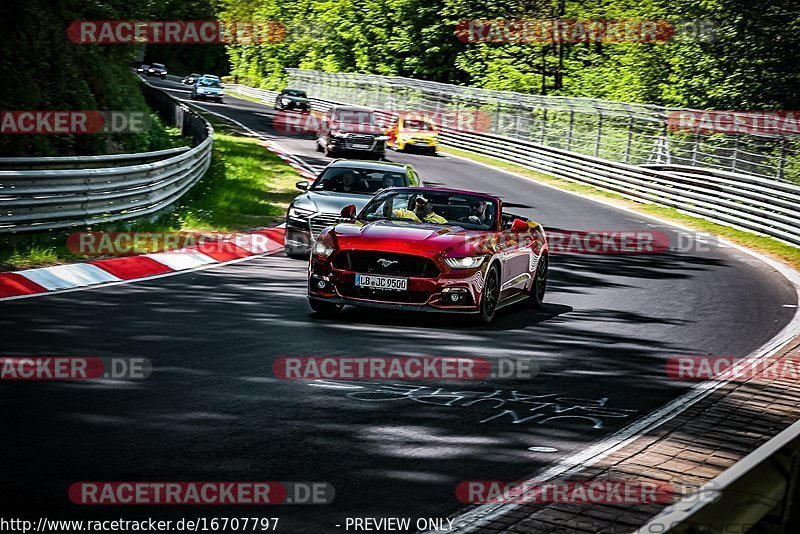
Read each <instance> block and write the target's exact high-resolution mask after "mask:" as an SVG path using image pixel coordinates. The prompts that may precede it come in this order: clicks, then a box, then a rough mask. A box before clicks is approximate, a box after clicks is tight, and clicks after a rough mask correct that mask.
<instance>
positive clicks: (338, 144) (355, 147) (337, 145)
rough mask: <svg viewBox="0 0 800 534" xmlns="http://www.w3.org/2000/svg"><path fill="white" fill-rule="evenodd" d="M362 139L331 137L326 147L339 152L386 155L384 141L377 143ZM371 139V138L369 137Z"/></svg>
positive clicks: (376, 141) (372, 140)
mask: <svg viewBox="0 0 800 534" xmlns="http://www.w3.org/2000/svg"><path fill="white" fill-rule="evenodd" d="M366 137H367V136H365V137H364V138H363V139H359V138H358V137H353V136H347V137H334V136H331V137H330V140H329V141H328V146H329V147H330V148H331V149H333V150H337V151H340V152H362V153H372V154H380V155H385V154H386V141H378V140H377V139H374V138H373V139H367V138H366ZM370 137H371V136H370Z"/></svg>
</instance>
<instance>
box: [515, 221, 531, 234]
mask: <svg viewBox="0 0 800 534" xmlns="http://www.w3.org/2000/svg"><path fill="white" fill-rule="evenodd" d="M511 231H512V232H527V231H528V223H526V222H525V221H523V220H522V219H514V222H513V223H511Z"/></svg>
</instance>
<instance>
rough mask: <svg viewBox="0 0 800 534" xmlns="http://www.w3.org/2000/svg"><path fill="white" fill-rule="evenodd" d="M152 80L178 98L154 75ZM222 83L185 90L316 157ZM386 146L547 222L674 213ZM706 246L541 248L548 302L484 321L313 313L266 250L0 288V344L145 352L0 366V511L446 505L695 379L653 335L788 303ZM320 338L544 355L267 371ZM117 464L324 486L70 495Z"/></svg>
mask: <svg viewBox="0 0 800 534" xmlns="http://www.w3.org/2000/svg"><path fill="white" fill-rule="evenodd" d="M154 85H156V86H160V87H165V88H168V89H169V90H170V92H171V93H172V94H174V95H176V96H179V97H180V98H185V99H188V94H189V90H188V88H187V87H186V86H181V85H180V84H178V83H176V82H174V81H172V80H168V81H166V82H162V81H158V82H155V83H154ZM312 96H313V95H312ZM226 99H227V100H226V102H225V103H224V104H216V103H202V104H199V106H200V107H202V108H205V109H208V110H211V111H214V112H216V113H221V114H223V115H226V116H228V117H231V118H233V119H235V120H237V121H240V122H241V123H243V124H245V125H247V126H248V127H250V128H252V129H253V130H255V131H257V132H259V133H260V134H263V135H264V136H266V137H268V138H271V139H275V140H277V141H278V142H279V143H280V144H281V145H282V146H284V147H285V148H287V149H289V150H290V151H291V152H293V153H295V154H297V155H298V156H300V157H301V158H302V159H303V160H304V161H305V162H307V164H308V165H310V166H312V167H313V168H319V167H321V166H323V165H325V164H326V162H327V161H328V160H327V159H326V158H325V157H323V156H322V155H321V154H318V153H317V152H315V151H314V144H313V141H311V140H309V139H307V138H302V139H300V138H289V137H285V136H280V135H278V134H277V133H276V132H275V131H274V130H273V129H272V126H271V120H272V116H273V114H274V112H273V111H272V108H271V106H265V105H260V104H256V103H253V102H249V101H245V100H239V99H235V98H232V97H230V96H227V97H226ZM388 156H389V159H391V160H393V161H400V162H407V163H411V164H413V165H414V166H415V167H416V168H417V170H418V171H419V173H420V175H421V177H422V178H423V180H425V181H426V183H427V184H428V185H436V186H453V187H459V188H465V189H474V190H478V191H485V192H489V193H493V194H497V195H499V196H500V197H502V198H503V199H504V201H505V202H506V203H507V205H508V204H510V205H513V206H514V211H517V212H519V213H521V214H523V215H526V216H529V217H531V218H533V219H535V220H537V221H539V222H541V223H542V224H543V225H544V226H545V227H547V228H557V229H562V230H659V231H663V232H667V233H668V234H670V236H671V238H672V239H673V242H677V241H678V239H679V234H680V233H681V231H679V230H675V229H673V228H671V227H667V226H664V225H661V224H658V223H655V222H653V221H651V220H649V219H646V218H644V217H639V216H636V215H633V214H631V213H628V212H625V211H622V210H618V209H616V208H612V207H608V206H605V205H601V204H598V203H595V202H591V201H588V200H585V199H582V198H580V197H577V196H574V195H570V194H567V193H563V192H560V191H556V190H553V189H550V188H547V187H544V186H541V185H538V184H535V183H533V182H529V181H526V180H522V179H519V178H516V177H513V176H510V175H507V174H503V173H500V172H496V171H492V170H489V169H486V168H484V167H481V166H478V165H475V164H472V163H469V162H466V161H463V160H460V159H456V158H452V157H429V156H422V155H407V154H398V153H394V152H390V153H389V154H388ZM705 246H706V247H707V248H708V250H694V251H686V252H677V251H673V252H668V253H664V254H649V255H635V256H633V255H554V256H552V257H551V274H550V284H549V291H548V295H547V297H546V306H545V307H544V308H543V309H541V310H539V311H531V310H529V309H526V308H524V307H516V308H510V309H506V310H504V311H503V312H501V315H500V317H499V318H498V319H497V321H496V323H495V324H494V325H492V326H491V327H476V326H474V325H472V324H469V323H466V322H465V321H464V320H463V319H460V318H449V317H440V316H438V315H437V316H429V315H424V316H418V315H405V314H391V313H375V312H363V311H357V310H353V309H348V310H346V311H345V313H344V314H343V315H342V316H341V317H340V318H338V319H336V320H323V319H319V318H317V317H315V316H313V315H312V314H311V311H310V309H309V308H308V306H307V304H306V299H305V283H306V264H305V262H303V261H299V260H292V259H289V258H286V257H285V256H283V255H282V254H281V255H276V256H268V257H259V258H256V259H253V260H250V261H246V262H243V263H238V264H234V265H227V266H221V267H218V268H213V269H209V270H204V271H198V272H192V273H187V274H182V275H177V276H172V277H167V278H162V279H158V280H152V281H145V282H141V283H134V284H128V285H119V286H113V287H107V288H98V289H92V290H86V291H78V292H71V293H64V294H59V295H50V296H44V297H39V298H30V299H23V300H16V301H10V302H3V303H0V328H1V329H2V340H3V341H2V345H3V347H2V348H3V350H2V353H3V354H5V355H73V356H79V355H80V356H100V357H112V356H144V357H147V358H149V359H150V360H151V361H152V363H153V366H154V372H153V375H152V376H151V377H150V378H149V379H148V380H145V381H140V382H123V381H116V382H115V381H105V382H92V383H83V384H82V383H41V382H40V383H24V382H19V383H4V384H3V387H2V389H0V402H2V406H3V409H4V410H3V413H4V414H6V416H5V418H4V421H3V436H4V439H3V440H2V445H0V449H1V450H2V452H3V454H2V456H3V458H4V460H5V461H4V464H5V465H4V467H3V471H4V474H3V479H4V484H2V489H0V492H1V494H0V499H2V503H3V504H2V506H3V508H4V510H5V511H6V514H5V515H8V516H10V515H15V516H19V517H23V516H29V517H35V516H38V515H41V513H40V512H41V511H42V510H48V511H50V510H52V511H53V512H52V514H51V516H52V517H51V519H52V518H61V519H66V518H73V517H74V518H77V517H91V518H98V519H99V518H106V517H107V518H116V517H125V518H134V517H139V516H141V517H148V516H152V517H164V518H179V517H196V516H199V515H203V516H213V515H216V516H225V515H228V516H234V515H237V516H248V515H249V516H252V515H254V512H255V513H258V514H260V515H270V516H275V517H280V520H281V524H280V525H279V531H283V532H308V533H325V532H338V531H343V528H342V527H337V526H336V525H343V524H344V521H345V518H346V517H378V516H410V517H413V518H417V517H444V516H448V515H451V514H454V513H456V512H458V511H459V510H460V509H461V508H462V507H463V506H464V505H462V504H460V503H459V502H458V501H457V500H456V498H455V493H454V491H455V487H456V485H457V484H458V483H459V482H460V481H462V480H489V479H501V480H512V479H519V478H521V477H524V476H530V475H534V474H535V473H537V472H540V471H541V470H543V469H545V468H548V467H552V466H553V465H556V464H558V463H559V462H562V461H563V460H564V459H566V458H568V457H570V456H571V455H574V454H575V453H577V452H580V451H582V450H585V449H586V448H587V447H589V446H591V445H592V444H595V443H597V442H598V441H600V440H602V439H605V438H609V437H610V436H612V435H613V434H614V433H615V432H617V431H619V430H620V429H622V428H624V427H625V426H627V425H629V424H631V423H632V422H634V421H636V420H637V419H639V418H641V417H643V416H644V415H646V414H648V413H650V412H652V411H654V410H656V409H658V408H659V407H661V406H663V405H664V404H665V403H667V402H669V401H670V400H672V399H675V398H676V397H679V396H680V395H681V394H683V393H685V392H686V391H687V389H688V388H690V387H692V386H693V384H691V383H687V382H676V381H674V380H670V379H668V378H667V376H666V373H665V371H664V365H665V361H666V359H667V358H669V357H670V356H676V355H687V354H688V355H747V354H749V353H751V352H753V351H755V350H756V349H758V348H759V347H760V346H761V345H763V344H764V343H765V342H767V341H768V340H769V339H770V338H772V337H773V336H774V335H776V334H777V333H778V332H779V331H780V330H781V329H782V328H783V326H785V325H786V324H787V323H788V322H789V321H790V320H791V318H792V316H793V315H794V312H795V309H794V308H792V307H785V306H784V305H790V306H791V305H796V304H797V302H796V295H795V291H794V289H793V288H792V287H791V285H790V284H789V283H788V282H787V281H786V280H785V279H784V278H783V277H782V276H781V275H780V274H778V273H777V272H775V271H774V270H773V269H772V268H770V267H768V266H767V265H765V264H764V263H762V262H760V261H758V260H757V259H755V258H753V257H751V256H749V255H747V254H745V253H742V252H740V251H738V250H735V249H732V248H728V247H718V246H716V245H713V244H706V245H705ZM329 355H330V356H353V355H358V356H389V355H393V356H403V355H435V356H486V357H489V358H492V357H498V356H533V357H535V358H537V361H538V363H539V367H540V373H539V375H538V376H537V377H536V378H534V379H530V380H524V381H520V380H517V381H513V380H505V381H501V380H496V381H492V382H481V383H475V384H469V385H467V386H465V385H464V384H463V383H460V384H442V383H440V382H439V383H431V384H416V385H409V384H406V385H405V386H403V387H391V385H390V384H365V383H361V384H359V385H353V384H344V383H339V384H334V383H327V384H326V383H308V382H299V381H295V382H291V381H278V380H276V379H274V378H273V377H272V376H273V374H272V363H273V362H274V360H275V359H276V358H278V357H281V356H329ZM455 392H462V393H459V394H455ZM489 395H492V397H491V400H489V399H485V400H483V401H480V402H473V401H475V400H476V399H480V398H483V397H488V396H489ZM498 399H500V400H498ZM534 416H535V417H534ZM521 419H526V420H525V421H522V422H520V420H521ZM515 421H517V422H515ZM530 447H548V448H552V449H554V450H553V452H533V451H530V450H529V448H530ZM117 480H119V481H122V480H128V481H150V480H152V481H173V480H187V481H188V480H232V481H233V480H243V481H244V480H251V481H255V480H277V481H316V480H321V481H327V482H330V483H332V484H333V485H334V486H335V487H336V500H335V502H334V504H331V505H328V506H297V505H293V506H280V507H276V508H272V509H269V510H267V511H266V512H262V511H261V510H258V511H254V510H252V509H247V508H244V509H242V508H238V509H237V508H225V509H214V510H209V509H206V508H204V509H202V510H198V509H195V508H191V507H182V508H175V507H173V508H161V509H156V508H148V507H127V508H123V507H78V506H75V505H73V504H71V503H70V502H69V500H68V499H67V488H68V487H69V485H70V484H72V483H73V482H76V481H117Z"/></svg>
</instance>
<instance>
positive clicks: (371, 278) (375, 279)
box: [356, 274, 408, 291]
mask: <svg viewBox="0 0 800 534" xmlns="http://www.w3.org/2000/svg"><path fill="white" fill-rule="evenodd" d="M356 286H357V287H368V288H370V289H387V290H390V291H406V290H407V289H408V278H396V277H393V276H376V275H373V274H357V275H356Z"/></svg>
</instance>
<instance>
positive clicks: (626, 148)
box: [625, 117, 633, 163]
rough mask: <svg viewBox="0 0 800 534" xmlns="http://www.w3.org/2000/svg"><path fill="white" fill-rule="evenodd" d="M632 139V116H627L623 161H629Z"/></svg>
mask: <svg viewBox="0 0 800 534" xmlns="http://www.w3.org/2000/svg"><path fill="white" fill-rule="evenodd" d="M632 141H633V117H629V118H628V141H627V142H626V143H625V163H630V161H631V142H632Z"/></svg>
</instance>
